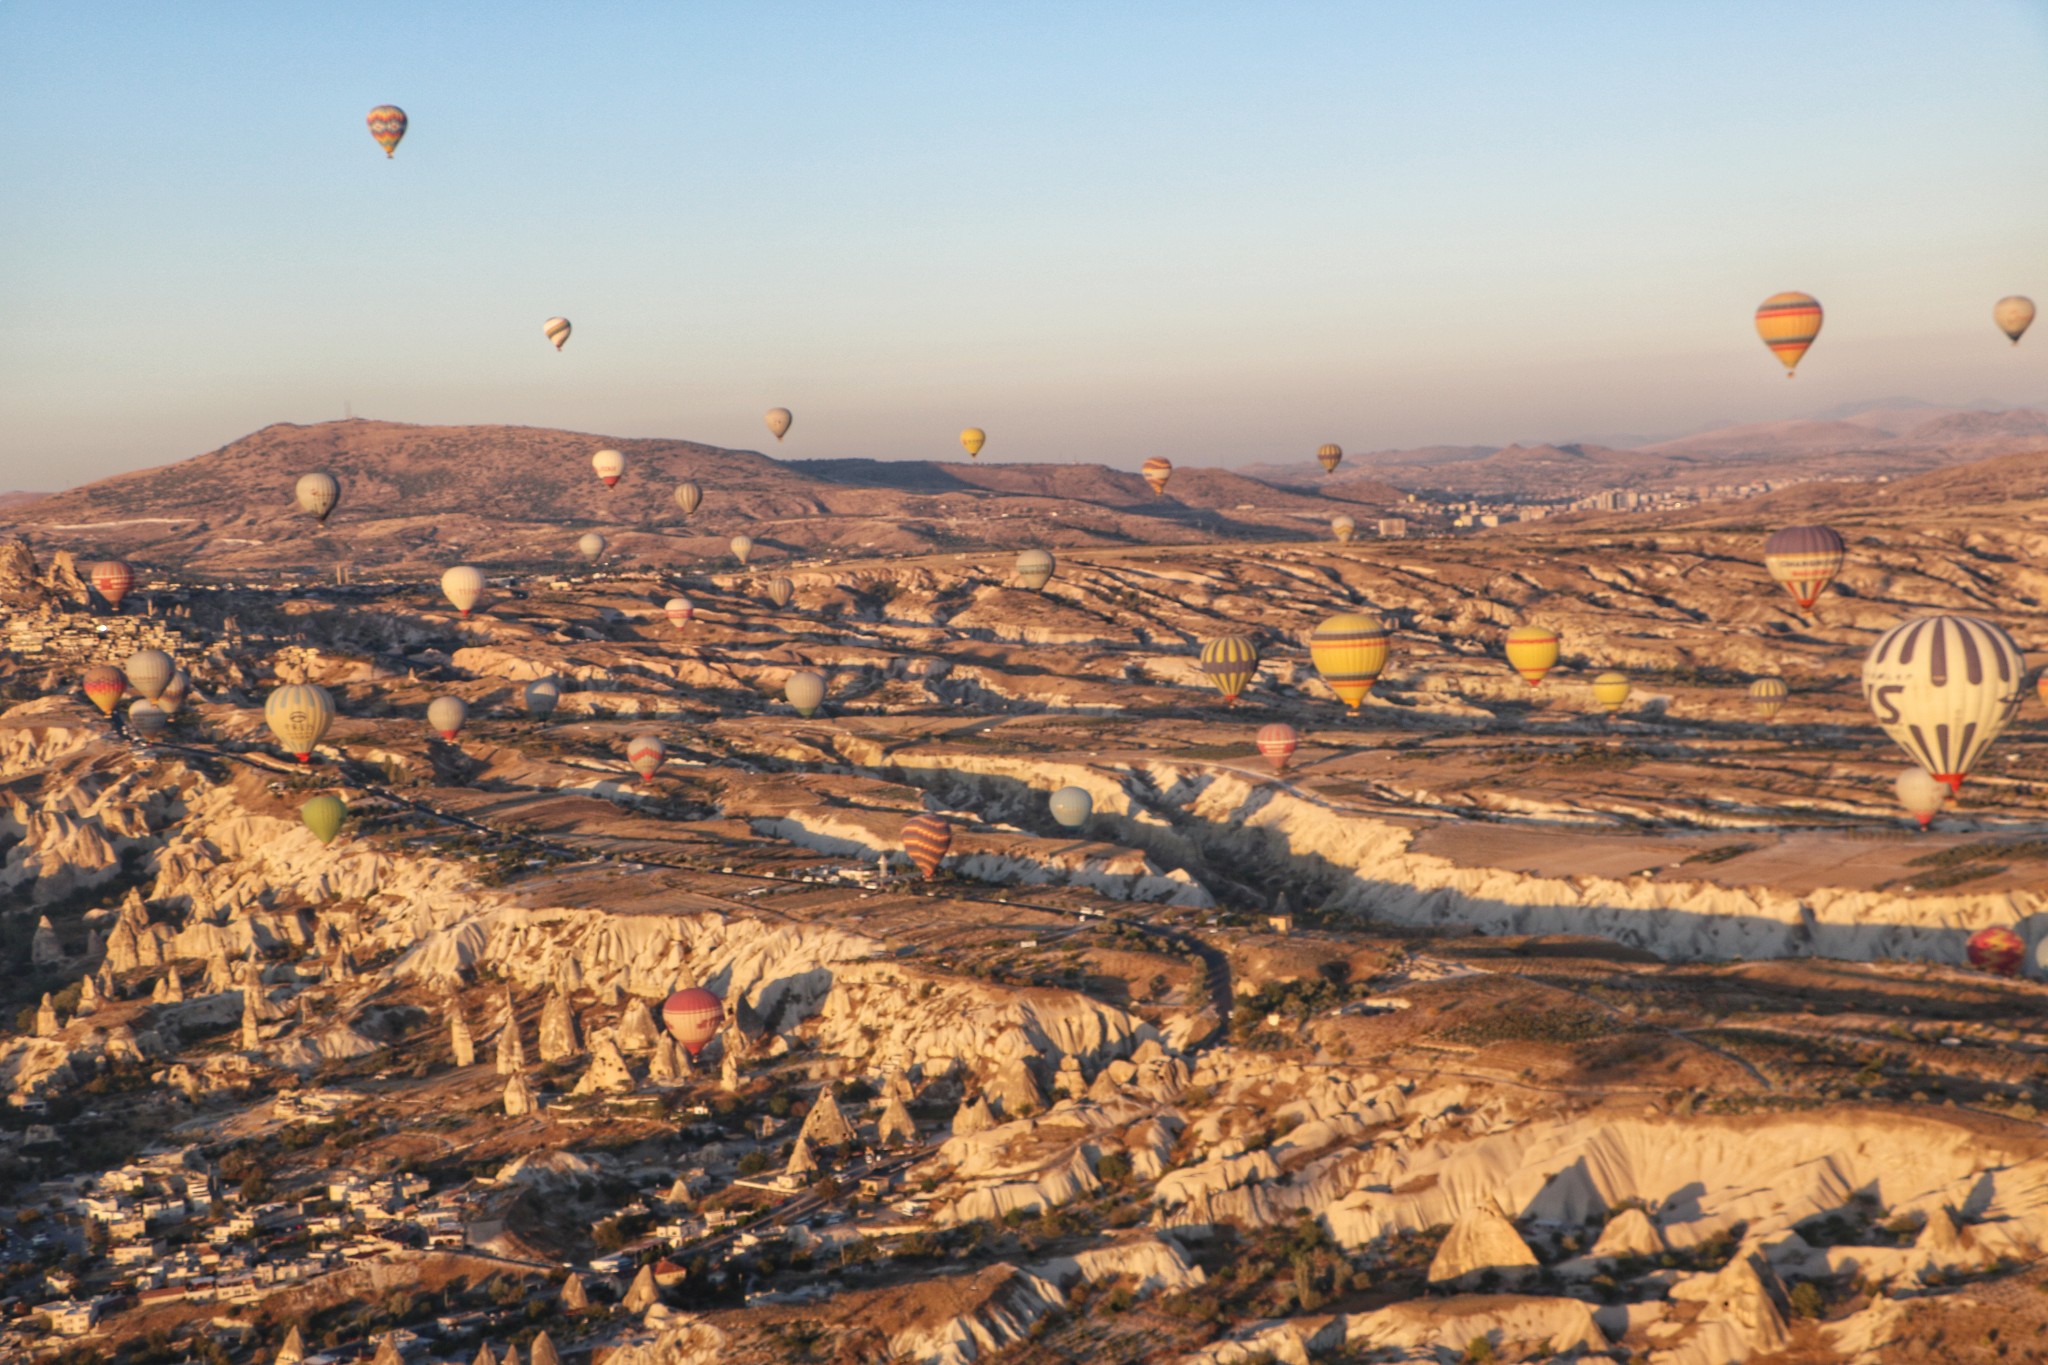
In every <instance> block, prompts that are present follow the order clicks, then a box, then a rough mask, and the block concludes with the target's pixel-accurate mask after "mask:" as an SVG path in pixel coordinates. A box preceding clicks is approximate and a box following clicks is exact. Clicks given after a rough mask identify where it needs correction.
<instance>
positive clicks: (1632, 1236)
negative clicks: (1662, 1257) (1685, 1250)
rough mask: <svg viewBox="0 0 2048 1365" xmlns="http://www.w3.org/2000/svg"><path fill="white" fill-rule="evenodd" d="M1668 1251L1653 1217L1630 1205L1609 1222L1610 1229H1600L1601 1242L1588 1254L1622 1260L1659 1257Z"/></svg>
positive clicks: (1607, 1227)
mask: <svg viewBox="0 0 2048 1365" xmlns="http://www.w3.org/2000/svg"><path fill="white" fill-rule="evenodd" d="M1665 1250H1666V1247H1665V1245H1664V1234H1663V1233H1661V1232H1659V1231H1657V1225H1656V1224H1655V1223H1653V1222H1651V1221H1650V1215H1649V1214H1647V1213H1644V1212H1643V1211H1642V1210H1641V1209H1640V1208H1637V1207H1636V1206H1634V1205H1630V1206H1629V1207H1628V1208H1625V1209H1623V1210H1622V1211H1621V1212H1620V1213H1617V1214H1615V1215H1614V1217H1612V1218H1610V1219H1608V1220H1607V1226H1606V1227H1604V1228H1602V1229H1600V1240H1599V1241H1597V1242H1595V1243H1594V1244H1593V1250H1592V1251H1591V1252H1590V1253H1588V1254H1589V1255H1591V1256H1593V1257H1594V1258H1596V1259H1600V1260H1619V1259H1621V1258H1623V1257H1628V1256H1656V1255H1658V1254H1660V1253H1662V1252H1663V1251H1665Z"/></svg>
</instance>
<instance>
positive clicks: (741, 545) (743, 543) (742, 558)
mask: <svg viewBox="0 0 2048 1365" xmlns="http://www.w3.org/2000/svg"><path fill="white" fill-rule="evenodd" d="M752 553H754V538H753V537H752V536H734V537H733V538H732V557H733V558H734V559H737V560H738V561H739V562H740V563H741V564H745V563H746V562H747V556H748V555H750V554H752Z"/></svg>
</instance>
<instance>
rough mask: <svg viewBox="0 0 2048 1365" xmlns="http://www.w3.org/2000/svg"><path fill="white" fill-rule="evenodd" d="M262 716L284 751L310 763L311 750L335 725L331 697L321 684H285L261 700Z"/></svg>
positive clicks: (311, 758)
mask: <svg viewBox="0 0 2048 1365" xmlns="http://www.w3.org/2000/svg"><path fill="white" fill-rule="evenodd" d="M263 719H264V721H265V723H267V724H268V725H269V726H270V733H271V734H273V735H276V736H277V742H278V743H279V744H281V745H283V746H284V749H285V752H286V753H289V754H292V755H293V756H295V757H296V758H297V759H298V760H299V762H301V763H311V762H312V761H313V750H314V749H315V748H317V747H318V746H319V743H320V741H321V739H322V738H324V737H325V736H326V734H327V727H328V726H330V725H332V724H334V698H333V697H332V696H330V695H329V694H328V691H327V689H326V688H324V687H315V686H313V685H312V684H311V683H286V684H285V685H284V686H283V687H280V688H277V689H276V690H275V691H273V692H272V693H271V694H270V696H269V698H268V699H266V700H265V701H264V703H263Z"/></svg>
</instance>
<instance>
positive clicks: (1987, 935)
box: [1963, 924, 2027, 976]
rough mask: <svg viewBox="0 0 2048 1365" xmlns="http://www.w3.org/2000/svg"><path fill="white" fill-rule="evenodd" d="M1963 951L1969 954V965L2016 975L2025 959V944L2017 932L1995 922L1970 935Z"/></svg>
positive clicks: (1979, 968)
mask: <svg viewBox="0 0 2048 1365" xmlns="http://www.w3.org/2000/svg"><path fill="white" fill-rule="evenodd" d="M1963 951H1964V952H1965V953H1967V954H1968V955H1969V959H1970V965H1971V966H1972V967H1975V968H1976V969H1977V970H1979V971H1983V972H1995V973H1997V974H1998V975H1999V976H2018V975H2019V974H2020V963H2021V962H2023V961H2025V960H2026V956H2027V944H2026V940H2024V939H2022V938H2021V937H2020V936H2019V935H2018V934H2016V933H2014V932H2013V931H2012V930H2010V929H2008V928H2006V927H2005V926H2004V925H2002V924H1997V925H1993V926H1992V927H1991V928H1989V929H1979V930H1978V931H1977V932H1976V933H1974V934H1972V935H1970V941H1969V943H1968V944H1967V945H1966V946H1965V948H1964V949H1963Z"/></svg>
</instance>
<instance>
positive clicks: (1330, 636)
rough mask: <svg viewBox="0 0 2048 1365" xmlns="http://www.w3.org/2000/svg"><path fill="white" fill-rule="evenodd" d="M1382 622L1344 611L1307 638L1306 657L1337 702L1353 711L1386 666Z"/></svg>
mask: <svg viewBox="0 0 2048 1365" xmlns="http://www.w3.org/2000/svg"><path fill="white" fill-rule="evenodd" d="M1390 652H1391V650H1390V647H1389V645H1388V632H1387V626H1386V623H1385V622H1384V621H1382V620H1380V618H1379V617H1377V616H1368V615H1366V614H1365V613H1364V612H1355V611H1344V612H1339V613H1337V614H1336V615H1335V616H1332V617H1331V618H1330V619H1329V620H1327V621H1325V622H1323V623H1322V624H1321V625H1319V626H1317V627H1316V628H1315V630H1314V631H1313V632H1312V633H1311V634H1310V635H1309V637H1308V657H1309V659H1310V660H1311V661H1312V662H1313V663H1314V664H1315V666H1316V672H1317V673H1319V674H1321V675H1322V679H1323V681H1324V682H1325V683H1327V684H1329V687H1330V690H1331V691H1332V692H1335V693H1336V694H1337V699H1338V700H1339V701H1341V702H1343V703H1344V704H1345V705H1346V706H1348V707H1350V708H1351V709H1352V710H1354V711H1356V710H1357V709H1358V704H1359V703H1360V702H1362V701H1364V700H1365V694H1366V693H1368V692H1370V691H1372V685H1373V684H1374V683H1375V682H1377V681H1378V680H1379V676H1380V671H1381V670H1382V669H1384V668H1385V667H1386V666H1387V655H1388V654H1389V653H1390Z"/></svg>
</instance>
